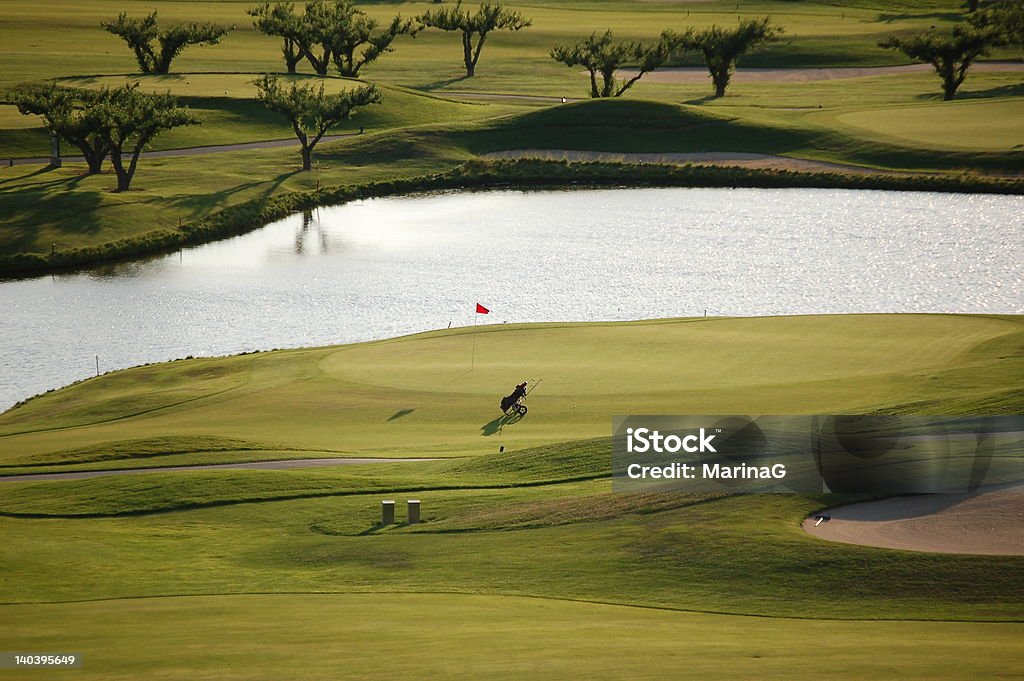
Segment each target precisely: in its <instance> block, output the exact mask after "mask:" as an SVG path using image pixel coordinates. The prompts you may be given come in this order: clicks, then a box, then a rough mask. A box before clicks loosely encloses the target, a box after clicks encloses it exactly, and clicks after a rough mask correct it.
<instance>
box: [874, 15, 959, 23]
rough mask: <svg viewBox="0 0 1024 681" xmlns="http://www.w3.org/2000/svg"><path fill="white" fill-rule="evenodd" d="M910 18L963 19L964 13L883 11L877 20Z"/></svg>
mask: <svg viewBox="0 0 1024 681" xmlns="http://www.w3.org/2000/svg"><path fill="white" fill-rule="evenodd" d="M908 19H934V20H936V21H960V20H961V19H963V15H962V14H959V13H957V12H927V13H924V14H921V13H913V14H911V13H909V12H904V13H902V14H896V13H882V14H879V15H878V19H877V21H880V22H882V23H886V24H891V23H893V22H895V21H906V20H908Z"/></svg>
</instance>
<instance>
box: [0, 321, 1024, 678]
mask: <svg viewBox="0 0 1024 681" xmlns="http://www.w3.org/2000/svg"><path fill="white" fill-rule="evenodd" d="M473 334H475V335H477V336H478V337H477V339H476V342H477V350H476V352H477V355H476V360H475V366H474V367H473V368H472V370H469V367H468V366H467V365H466V352H465V350H466V343H467V342H469V341H470V340H471V338H470V336H471V335H473ZM1022 349H1024V322H1022V321H1021V319H1020V317H1012V316H1007V317H998V316H947V315H870V316H858V315H837V316H829V317H782V318H758V319H726V318H720V319H718V318H699V319H678V320H662V321H653V322H636V323H625V324H538V325H524V326H507V325H502V326H496V327H488V326H481V327H478V328H477V329H475V330H473V329H462V330H452V331H443V332H432V333H426V334H420V335H414V336H408V337H403V338H398V339H394V340H388V341H381V342H372V343H364V344H357V345H351V346H340V347H331V348H322V349H316V350H295V351H279V352H271V353H257V354H252V355H245V356H238V357H226V358H213V359H197V360H189V361H182V362H173V363H169V364H164V365H153V366H148V367H139V368H136V369H130V370H126V371H120V372H115V373H111V374H107V375H105V376H102V377H100V378H96V379H91V380H88V381H85V382H82V383H79V384H77V385H75V386H73V387H70V388H66V389H64V390H61V391H58V392H55V393H51V394H48V395H46V396H43V397H39V398H36V399H33V400H30V401H28V402H27V403H25V404H23V405H21V406H18V407H16V408H14V409H11V410H9V411H8V412H6V413H5V414H4V415H3V416H2V417H0V466H2V467H3V468H2V470H3V472H4V474H5V475H16V474H29V473H59V472H70V471H102V470H117V469H123V468H152V471H151V472H149V473H144V474H133V475H124V476H101V477H95V478H90V479H82V480H53V481H45V482H39V481H34V482H18V481H17V480H16V478H15V479H13V480H11V479H8V480H4V481H3V482H0V485H3V494H2V497H0V514H2V515H0V526H2V528H3V529H2V532H3V536H4V540H5V541H4V544H3V549H2V553H0V560H2V563H3V569H4V575H5V579H4V582H3V601H4V602H5V603H6V604H5V605H3V606H0V610H2V611H3V620H4V622H5V625H4V628H5V631H4V638H5V642H6V643H7V645H9V646H11V647H14V648H15V649H34V648H39V647H40V646H43V643H44V642H47V643H48V642H52V641H60V642H61V644H62V645H63V646H65V647H67V649H68V650H70V649H71V648H74V649H75V650H77V651H79V652H80V654H83V655H85V659H86V664H85V668H84V669H82V670H80V671H79V672H78V673H80V674H82V675H83V676H84V677H85V678H129V677H132V676H134V675H138V674H139V673H144V674H145V675H147V676H149V675H153V676H155V677H158V678H159V677H161V676H163V677H164V678H180V677H181V676H188V675H192V674H198V675H206V676H209V677H211V678H253V677H256V678H274V677H277V676H280V675H288V674H289V673H293V672H294V665H295V660H296V659H299V658H303V659H306V660H309V659H310V658H311V657H312V658H315V659H314V660H313V661H307V662H306V663H304V667H305V669H306V671H305V672H303V674H302V675H303V676H304V677H305V678H333V676H332V675H333V674H336V673H337V668H338V667H339V666H341V667H344V668H345V669H346V670H347V671H346V672H345V673H346V674H350V675H351V676H354V677H362V676H374V675H377V674H383V673H385V672H386V673H388V674H389V675H393V676H396V677H397V678H414V677H422V676H424V675H425V676H428V677H446V678H469V677H472V676H478V675H480V674H485V675H487V674H493V675H496V676H507V677H515V678H526V677H533V676H534V675H539V678H565V677H567V676H571V677H583V676H586V677H591V676H593V677H595V678H627V677H635V676H638V675H639V676H647V677H650V678H675V677H676V675H677V673H678V668H679V665H681V664H686V665H689V666H688V668H691V667H692V668H694V669H699V670H701V675H702V676H703V677H705V678H717V677H719V676H720V677H722V678H731V677H733V676H734V675H735V673H736V672H737V670H740V671H741V673H749V674H752V675H758V676H762V675H767V676H786V677H789V678H803V677H807V678H810V677H812V676H816V675H818V674H819V673H820V671H821V670H822V669H824V668H829V669H833V670H834V671H835V673H836V674H838V675H839V676H840V677H842V678H845V677H849V678H860V677H863V676H886V675H888V674H889V673H892V672H893V671H894V670H896V669H898V670H899V673H900V674H909V675H910V676H911V678H934V677H935V676H936V675H942V676H944V677H952V678H977V677H979V676H993V675H999V674H1001V673H1005V672H1006V671H1008V670H1010V669H1013V668H1016V667H1019V665H1018V664H1017V662H1019V661H1021V660H1022V659H1024V646H1022V644H1021V640H1024V639H1022V638H1021V636H1020V634H1021V627H1024V623H1022V621H1021V620H1022V616H1024V610H1022V603H1024V582H1022V581H1021V580H1020V578H1019V575H1020V567H1021V560H1024V559H1022V558H1020V557H1011V556H972V555H951V554H929V553H916V552H908V551H898V550H887V549H875V548H868V547H860V546H855V545H850V544H839V543H832V542H824V541H821V540H819V539H817V538H815V537H812V536H811V535H808V534H806V533H805V532H804V531H803V530H802V529H801V527H800V523H801V521H802V519H803V518H804V517H805V516H807V515H808V514H810V513H812V512H813V511H815V510H817V509H821V508H824V507H827V506H834V505H838V504H840V503H843V502H844V501H855V500H857V497H851V496H847V497H843V496H842V495H810V496H806V495H747V496H744V495H740V496H724V497H723V496H717V497H716V496H711V497H707V496H705V497H700V496H693V495H685V494H638V495H633V494H613V493H612V492H611V485H610V481H609V478H608V475H609V445H608V439H607V434H608V427H609V423H610V419H611V417H612V416H613V415H615V414H618V413H624V412H636V413H673V412H678V413H780V414H781V413H818V412H820V413H830V412H835V413H843V412H869V411H873V410H882V411H885V412H890V413H915V412H926V413H951V414H955V413H1015V412H1017V411H1019V409H1020V406H1021V391H1020V386H1021V378H1022V377H1024V361H1022V359H1021V358H1022V352H1021V351H1022ZM521 376H543V380H544V383H543V386H542V388H541V389H539V390H538V391H537V392H536V393H535V394H534V395H532V396H531V397H530V400H529V404H530V412H529V414H528V415H527V416H526V417H524V418H523V419H521V420H519V421H514V422H505V423H501V422H502V421H503V420H504V419H499V418H496V416H500V414H499V413H498V410H497V407H496V400H497V396H496V395H495V394H494V392H495V390H494V386H495V385H499V386H501V385H510V384H512V383H514V382H515V381H516V380H517V379H518V378H519V377H521ZM501 448H503V449H504V451H499V450H500V449H501ZM341 456H353V457H354V456H373V457H380V458H386V457H395V458H394V462H393V463H373V464H366V465H353V466H337V467H333V468H332V467H317V468H310V469H303V468H295V469H290V470H209V471H203V470H201V469H199V470H191V471H171V472H163V473H162V472H161V471H160V467H165V466H182V465H203V464H218V463H232V462H243V461H260V460H275V461H278V460H284V459H307V458H329V457H341ZM413 457H421V458H422V457H426V458H431V459H435V460H433V461H418V462H411V461H402V460H401V459H403V458H413ZM385 498H387V499H392V498H394V499H397V500H403V499H407V498H415V499H418V500H420V501H421V503H422V505H423V520H424V522H421V523H419V524H416V525H407V524H405V523H403V522H401V520H402V516H401V512H400V514H399V515H400V517H399V520H400V522H399V523H398V524H397V525H392V526H387V527H383V528H382V527H381V526H380V525H379V524H378V522H379V504H380V501H381V500H382V499H385ZM400 505H401V504H400ZM403 512H404V509H403ZM143 641H148V642H151V643H147V644H146V645H142V642H143ZM807 641H814V645H813V646H810V647H811V648H813V651H811V652H807V651H806V650H805V649H804V648H805V643H806V642H807ZM44 647H45V646H44ZM140 649H142V650H144V652H140ZM190 650H194V653H193V652H189V651H190ZM866 650H871V651H872V652H871V653H870V654H865V651H866ZM995 650H998V654H996V653H995V652H985V651H995ZM879 651H881V652H879ZM252 656H257V657H259V661H258V662H255V661H253V660H252ZM952 659H958V660H960V661H961V662H960V663H959V664H958V665H956V667H955V668H950V660H952ZM568 660H572V662H571V665H570V666H561V665H568V664H569V662H567V661H568ZM254 668H258V670H259V671H258V672H257V673H255V674H254V673H253V669H254ZM743 670H746V672H743ZM306 672H308V673H306Z"/></svg>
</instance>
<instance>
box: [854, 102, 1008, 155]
mask: <svg viewBox="0 0 1024 681" xmlns="http://www.w3.org/2000/svg"><path fill="white" fill-rule="evenodd" d="M948 104H950V106H946V107H943V108H942V110H941V111H940V110H939V108H940V105H938V104H925V105H921V106H907V107H902V108H896V109H873V110H867V111H857V112H855V113H847V114H840V115H839V116H837V117H836V118H837V119H838V120H839V121H840V122H842V123H847V124H849V125H851V126H854V127H859V128H864V129H865V130H870V131H872V132H874V133H877V134H878V135H880V136H881V135H884V136H886V137H890V138H898V139H900V140H908V139H910V140H914V141H915V142H918V143H919V144H920V145H921V146H922V147H929V146H934V147H938V146H941V147H947V148H954V149H956V148H960V149H965V148H972V149H979V148H983V147H988V148H990V149H992V150H1005V149H1007V148H1010V149H1015V150H1019V149H1024V115H1020V113H1019V112H1020V111H1021V104H1022V102H1020V101H1017V100H999V101H983V100H964V101H960V102H948ZM981 121H984V125H979V123H980V122H981Z"/></svg>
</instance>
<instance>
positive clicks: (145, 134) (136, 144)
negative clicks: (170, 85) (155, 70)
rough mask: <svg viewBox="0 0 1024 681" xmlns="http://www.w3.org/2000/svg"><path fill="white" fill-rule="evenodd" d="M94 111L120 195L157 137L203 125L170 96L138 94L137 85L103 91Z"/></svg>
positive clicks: (125, 189) (98, 96)
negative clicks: (176, 129)
mask: <svg viewBox="0 0 1024 681" xmlns="http://www.w3.org/2000/svg"><path fill="white" fill-rule="evenodd" d="M92 110H93V112H94V114H95V116H96V117H97V118H98V119H99V121H100V125H101V128H100V133H99V134H100V136H101V137H102V138H103V140H104V142H105V143H106V145H107V146H108V147H109V148H110V162H111V164H112V165H113V166H114V173H115V174H116V175H117V189H116V190H115V191H119V192H123V191H127V190H128V188H129V186H130V185H131V182H132V178H133V177H134V176H135V169H136V167H137V166H138V163H139V154H141V153H142V150H143V148H145V146H146V145H147V144H149V143H150V141H152V139H153V138H154V137H156V136H157V135H158V134H160V133H161V132H163V131H164V130H170V129H171V128H177V127H179V126H182V125H198V124H199V123H200V121H199V119H198V118H196V117H195V115H193V114H192V112H191V111H189V110H188V108H187V107H181V106H178V103H177V100H175V98H174V97H173V96H172V95H171V94H170V93H166V94H157V95H149V94H145V93H142V92H139V85H138V83H135V84H132V85H122V86H121V87H117V88H104V89H102V90H101V91H100V92H99V93H98V95H97V98H96V101H95V102H94V103H93V104H92ZM126 156H127V157H128V159H129V160H128V163H127V165H125V157H126Z"/></svg>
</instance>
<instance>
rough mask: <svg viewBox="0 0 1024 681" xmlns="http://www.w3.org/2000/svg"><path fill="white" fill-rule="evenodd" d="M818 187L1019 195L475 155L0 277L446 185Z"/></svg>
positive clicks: (794, 174) (33, 260) (26, 259)
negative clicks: (439, 169) (428, 171)
mask: <svg viewBox="0 0 1024 681" xmlns="http://www.w3.org/2000/svg"><path fill="white" fill-rule="evenodd" d="M591 187H593V188H610V187H623V188H644V187H694V188H710V187H718V188H723V187H724V188H739V187H743V188H762V189H779V188H818V189H873V190H888V191H924V192H943V193H970V194H1009V195H1019V194H1024V179H1016V178H1013V179H1009V178H999V177H986V176H979V175H968V174H962V175H906V174H902V175H896V174H889V173H884V172H879V173H871V174H848V173H842V172H803V171H793V170H779V169H762V168H743V167H732V166H709V165H692V164H686V165H669V164H658V163H650V164H643V163H640V164H623V163H606V162H591V161H550V160H536V159H511V160H506V159H502V160H482V159H477V160H473V161H469V162H467V163H464V164H463V165H461V166H459V167H457V168H455V169H453V170H451V171H448V172H445V173H438V174H433V175H425V176H420V177H413V178H407V179H399V180H390V181H380V182H371V183H365V184H358V185H340V186H335V187H330V188H323V189H320V190H318V191H311V192H287V193H284V194H279V195H277V196H273V197H270V198H268V199H259V200H254V201H248V202H246V203H242V204H239V205H236V206H231V207H229V208H225V209H223V210H221V211H218V212H216V213H213V214H211V215H210V216H208V217H207V218H205V219H202V220H200V221H197V222H192V223H188V224H184V225H182V226H181V227H180V228H178V229H163V230H155V231H153V232H149V233H147V234H145V235H143V236H140V237H135V238H131V239H123V240H120V241H115V242H111V243H107V244H102V245H100V246H93V247H89V248H79V249H73V250H67V251H56V252H54V253H53V254H44V253H16V254H12V255H6V256H0V280H16V279H25V278H29V277H35V276H40V275H45V274H57V273H67V272H74V271H78V270H82V269H85V268H88V267H91V266H96V265H106V264H112V263H116V262H124V261H129V260H134V259H137V258H141V257H146V256H154V255H163V254H168V253H173V252H174V251H177V250H179V249H181V248H182V247H186V246H196V245H199V244H203V243H208V242H211V241H216V240H219V239H224V238H227V237H231V236H238V235H240V234H245V233H246V232H250V231H253V230H255V229H259V228H260V227H262V226H264V225H266V224H267V223H269V222H272V221H274V220H278V219H281V218H283V217H286V216H288V215H290V214H292V213H295V212H298V211H302V210H310V209H313V208H317V207H320V206H328V205H337V204H343V203H347V202H349V201H353V200H357V199H365V198H382V197H388V196H397V195H402V194H412V193H419V192H430V191H445V190H460V189H462V190H476V189H502V188H504V189H574V188H591Z"/></svg>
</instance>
